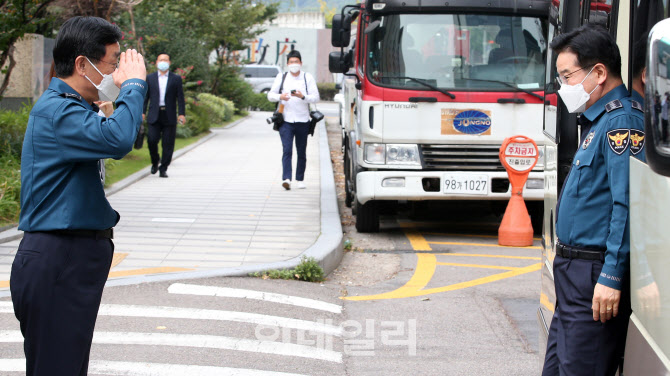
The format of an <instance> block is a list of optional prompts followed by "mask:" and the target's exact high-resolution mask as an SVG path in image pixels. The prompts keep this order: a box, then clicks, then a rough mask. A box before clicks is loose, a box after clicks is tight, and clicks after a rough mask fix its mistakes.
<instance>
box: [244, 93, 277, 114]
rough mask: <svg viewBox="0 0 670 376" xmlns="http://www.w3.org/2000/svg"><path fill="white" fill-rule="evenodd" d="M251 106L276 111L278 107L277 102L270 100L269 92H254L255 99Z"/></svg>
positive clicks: (260, 109) (259, 109)
mask: <svg viewBox="0 0 670 376" xmlns="http://www.w3.org/2000/svg"><path fill="white" fill-rule="evenodd" d="M250 107H251V108H253V109H256V110H258V111H274V110H275V108H276V107H277V103H275V102H270V101H269V100H268V96H267V94H263V93H254V97H253V101H252V103H251V106H250Z"/></svg>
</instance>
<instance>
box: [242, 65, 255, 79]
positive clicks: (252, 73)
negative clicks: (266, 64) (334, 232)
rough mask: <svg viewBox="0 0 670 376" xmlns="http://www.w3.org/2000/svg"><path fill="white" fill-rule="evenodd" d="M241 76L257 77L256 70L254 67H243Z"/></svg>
mask: <svg viewBox="0 0 670 376" xmlns="http://www.w3.org/2000/svg"><path fill="white" fill-rule="evenodd" d="M242 74H244V77H246V78H253V77H258V68H256V67H243V68H242Z"/></svg>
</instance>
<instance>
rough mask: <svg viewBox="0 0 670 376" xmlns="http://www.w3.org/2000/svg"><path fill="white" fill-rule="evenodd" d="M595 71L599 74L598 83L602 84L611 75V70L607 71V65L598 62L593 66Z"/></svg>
mask: <svg viewBox="0 0 670 376" xmlns="http://www.w3.org/2000/svg"><path fill="white" fill-rule="evenodd" d="M593 72H594V73H596V74H597V75H598V85H602V84H604V83H605V81H607V77H608V76H609V72H608V71H607V68H606V67H605V65H603V64H601V63H598V64H596V65H595V66H594V67H593Z"/></svg>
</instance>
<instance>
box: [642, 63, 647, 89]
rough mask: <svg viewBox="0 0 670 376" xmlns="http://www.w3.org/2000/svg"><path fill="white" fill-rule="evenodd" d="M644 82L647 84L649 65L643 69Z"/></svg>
mask: <svg viewBox="0 0 670 376" xmlns="http://www.w3.org/2000/svg"><path fill="white" fill-rule="evenodd" d="M642 84H643V85H647V67H644V69H642Z"/></svg>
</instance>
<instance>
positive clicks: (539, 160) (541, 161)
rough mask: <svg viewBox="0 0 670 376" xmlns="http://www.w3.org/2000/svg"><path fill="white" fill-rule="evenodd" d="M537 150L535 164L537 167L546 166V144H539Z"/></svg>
mask: <svg viewBox="0 0 670 376" xmlns="http://www.w3.org/2000/svg"><path fill="white" fill-rule="evenodd" d="M537 152H538V155H537V164H536V165H535V168H538V167H540V168H541V167H544V145H540V146H538V147H537Z"/></svg>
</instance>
